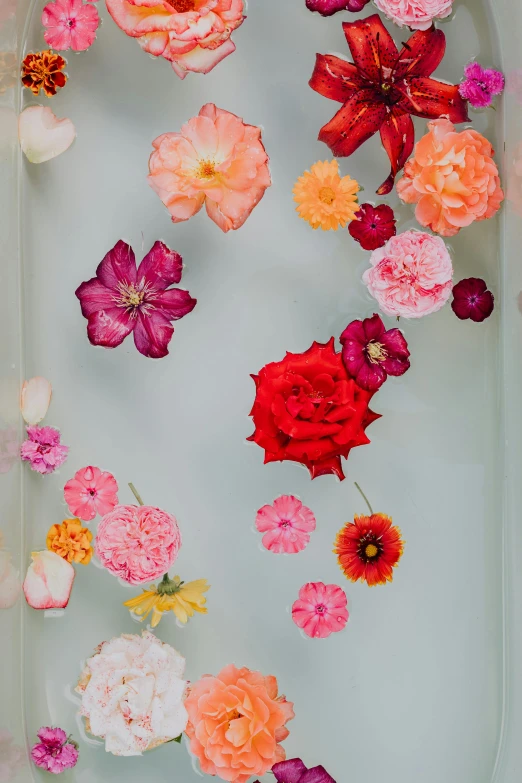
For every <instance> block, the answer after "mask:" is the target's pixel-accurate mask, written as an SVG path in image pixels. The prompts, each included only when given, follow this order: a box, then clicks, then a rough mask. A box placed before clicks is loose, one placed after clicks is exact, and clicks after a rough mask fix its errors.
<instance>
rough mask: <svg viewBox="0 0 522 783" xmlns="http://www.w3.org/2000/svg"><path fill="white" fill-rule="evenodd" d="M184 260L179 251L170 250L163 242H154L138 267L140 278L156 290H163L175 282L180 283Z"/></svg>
mask: <svg viewBox="0 0 522 783" xmlns="http://www.w3.org/2000/svg"><path fill="white" fill-rule="evenodd" d="M182 271H183V260H182V258H181V256H180V254H179V253H176V251H175V250H170V248H168V247H167V245H165V244H164V243H163V242H154V244H153V246H152V247H151V249H150V250H149V252H148V253H147V255H146V256H145V257H144V259H143V261H142V262H141V264H140V265H139V268H138V279H139V280H141V279H142V278H143V277H144V278H145V279H146V281H147V282H148V283H150V285H151V286H152V288H155V289H156V290H158V289H159V290H160V291H163V290H164V289H165V288H168V287H169V285H172V284H173V283H179V281H180V280H181V274H182Z"/></svg>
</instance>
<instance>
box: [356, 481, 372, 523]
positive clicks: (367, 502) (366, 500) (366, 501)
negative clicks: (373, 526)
mask: <svg viewBox="0 0 522 783" xmlns="http://www.w3.org/2000/svg"><path fill="white" fill-rule="evenodd" d="M354 484H355V486H356V487H357V489H358V490H359V492H360V493H361V495H362V496H363V498H364V502H365V503H366V505H367V506H368V508H369V509H370V514H372V515H373V508H372V507H371V506H370V501H369V500H368V498H367V497H366V495H365V494H364V492H363V491H362V489H361V488H360V486H359V485H358V483H357V482H356V481H354Z"/></svg>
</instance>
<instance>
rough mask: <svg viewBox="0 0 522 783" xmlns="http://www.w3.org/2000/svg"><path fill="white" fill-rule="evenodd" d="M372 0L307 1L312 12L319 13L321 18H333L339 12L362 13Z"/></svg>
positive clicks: (307, 5)
mask: <svg viewBox="0 0 522 783" xmlns="http://www.w3.org/2000/svg"><path fill="white" fill-rule="evenodd" d="M369 2H370V0H306V7H307V8H308V9H309V10H310V11H318V12H319V13H320V14H321V16H333V14H336V13H337V12H338V11H353V12H356V11H362V10H363V8H364V7H365V6H366V5H368V3H369Z"/></svg>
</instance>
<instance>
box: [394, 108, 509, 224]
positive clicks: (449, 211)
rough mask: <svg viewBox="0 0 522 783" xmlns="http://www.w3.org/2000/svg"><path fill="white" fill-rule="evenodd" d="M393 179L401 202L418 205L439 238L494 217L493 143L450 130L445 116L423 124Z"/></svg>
mask: <svg viewBox="0 0 522 783" xmlns="http://www.w3.org/2000/svg"><path fill="white" fill-rule="evenodd" d="M428 128H429V131H428V133H427V134H426V135H425V136H423V137H422V139H421V140H420V141H419V142H418V144H417V145H416V147H415V152H414V154H413V157H412V158H411V160H409V161H408V163H407V164H406V168H405V170H404V176H403V177H402V179H400V180H399V182H397V193H398V194H399V197H400V198H401V199H402V200H403V201H404V202H406V204H417V206H416V208H415V217H416V218H417V221H418V222H419V223H420V224H421V226H426V227H427V228H431V230H432V231H435V232H436V233H437V234H441V235H442V236H443V237H452V236H454V235H455V234H458V233H459V231H460V229H461V228H464V227H465V226H470V225H471V224H472V223H473V222H474V221H475V220H487V219H488V218H490V217H493V215H495V214H496V213H497V212H498V210H499V207H500V205H501V203H502V201H503V199H504V193H503V192H502V188H501V187H500V178H499V175H498V168H497V165H496V163H495V161H494V160H493V155H494V151H493V147H492V146H491V144H490V143H489V141H488V140H487V139H486V138H484V136H482V135H481V134H480V133H478V132H477V131H475V130H473V129H472V128H467V129H466V130H464V131H460V133H459V132H458V131H456V130H455V127H454V125H453V124H452V123H451V122H450V121H449V120H448V119H441V120H436V121H434V122H430V123H428Z"/></svg>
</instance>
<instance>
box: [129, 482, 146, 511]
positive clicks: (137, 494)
mask: <svg viewBox="0 0 522 783" xmlns="http://www.w3.org/2000/svg"><path fill="white" fill-rule="evenodd" d="M129 487H130V491H131V492H132V494H133V495H134V497H135V498H136V500H137V501H138V505H139V506H144V505H145V503H144V502H143V500H142V499H141V496H140V493H139V492H138V490H137V489H136V487H135V486H134V484H133V483H132V481H129Z"/></svg>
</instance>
